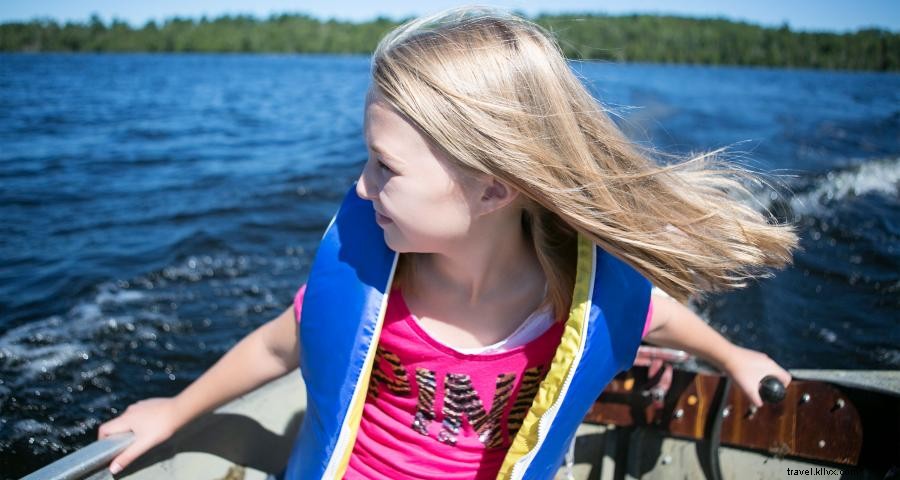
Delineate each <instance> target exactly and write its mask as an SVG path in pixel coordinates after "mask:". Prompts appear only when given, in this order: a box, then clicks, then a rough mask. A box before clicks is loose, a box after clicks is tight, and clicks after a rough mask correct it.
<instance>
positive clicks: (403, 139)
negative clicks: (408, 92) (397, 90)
mask: <svg viewBox="0 0 900 480" xmlns="http://www.w3.org/2000/svg"><path fill="white" fill-rule="evenodd" d="M364 125H365V139H366V145H367V147H368V151H369V152H368V153H369V159H368V161H367V162H366V165H365V168H364V169H363V172H362V175H360V177H359V181H358V183H357V185H356V193H357V194H358V195H359V196H360V197H361V198H364V199H366V200H371V201H372V203H373V204H374V206H375V211H376V212H377V213H376V221H377V222H378V224H379V225H380V226H381V228H382V229H383V230H384V239H385V242H386V243H387V245H388V247H390V248H391V249H392V250H394V251H396V252H401V253H402V252H418V253H434V252H441V251H444V250H446V249H447V247H448V246H450V245H451V244H452V243H453V242H454V241H456V240H459V239H461V238H463V237H465V235H466V233H467V232H468V231H469V230H470V227H471V225H472V221H473V211H472V209H471V208H470V205H471V204H472V203H471V201H470V200H471V198H470V196H471V195H472V194H473V193H474V190H476V189H474V188H471V187H472V186H473V185H474V182H470V181H467V180H464V178H465V177H464V176H461V172H460V171H459V169H458V168H455V167H454V166H452V165H451V164H450V162H449V161H448V160H447V158H446V156H445V155H444V154H443V153H441V152H439V151H438V150H437V149H435V148H432V147H431V146H430V145H429V143H428V141H427V140H426V139H425V138H424V137H423V136H422V135H421V134H420V133H419V131H418V129H417V128H416V127H414V126H413V125H412V124H411V123H409V122H408V121H406V120H405V119H404V117H402V116H401V115H399V114H398V113H397V112H396V111H395V110H393V109H392V108H391V107H389V106H388V104H387V103H384V102H383V101H382V98H381V97H380V96H379V94H378V93H377V92H372V93H370V95H369V96H368V97H367V100H366V111H365V120H364ZM460 182H463V183H460ZM466 185H468V186H469V187H470V188H466Z"/></svg>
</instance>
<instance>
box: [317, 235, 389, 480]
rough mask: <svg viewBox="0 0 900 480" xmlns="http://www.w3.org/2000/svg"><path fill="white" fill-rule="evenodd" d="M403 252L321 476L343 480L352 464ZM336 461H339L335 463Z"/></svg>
mask: <svg viewBox="0 0 900 480" xmlns="http://www.w3.org/2000/svg"><path fill="white" fill-rule="evenodd" d="M399 257H400V254H399V253H394V262H393V265H391V273H390V275H389V276H388V281H387V285H386V286H385V290H384V296H383V297H382V299H381V307H380V310H379V312H378V319H377V320H376V322H375V330H374V332H373V334H372V342H371V343H370V344H369V350H368V352H366V361H365V363H364V364H363V370H362V373H361V374H360V376H359V381H358V382H357V383H356V388H355V389H354V391H353V400H352V401H351V403H352V406H351V408H350V411H349V412H348V415H347V418H346V419H345V420H344V423H343V424H342V426H341V434H340V436H339V437H338V441H337V444H336V445H335V448H334V453H332V456H331V459H330V460H329V462H328V468H326V469H325V474H324V475H323V476H322V478H333V479H334V480H341V479H342V478H343V477H344V472H346V470H347V465H348V464H349V463H350V454H351V453H352V452H353V445H354V444H355V443H356V433H357V431H359V424H360V421H361V420H362V412H363V406H365V403H366V395H367V393H368V389H369V378H370V376H371V374H372V366H373V365H374V363H375V352H376V350H377V349H378V339H379V338H381V327H382V325H383V324H384V317H385V314H386V313H387V304H388V296H390V293H391V285H393V283H394V273H395V272H396V270H397V260H398V259H399ZM336 460H337V462H336Z"/></svg>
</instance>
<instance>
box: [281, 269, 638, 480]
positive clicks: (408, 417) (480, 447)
mask: <svg viewBox="0 0 900 480" xmlns="http://www.w3.org/2000/svg"><path fill="white" fill-rule="evenodd" d="M305 291H306V285H303V286H302V287H300V290H299V291H298V292H297V295H296V297H295V298H294V313H295V314H296V318H297V321H298V322H299V321H300V318H301V316H300V313H301V308H300V307H301V305H302V303H303V293H304V292H305ZM651 314H652V303H651V305H650V310H648V312H647V321H646V323H645V325H644V334H646V331H647V329H648V327H649V325H650V318H651ZM530 318H531V317H530ZM563 327H564V323H563V322H553V323H552V324H548V325H547V327H546V330H544V331H543V332H535V333H534V334H532V335H533V336H534V338H532V339H530V340H529V341H527V342H526V343H524V344H520V345H516V346H514V347H512V348H509V349H505V350H502V351H499V352H498V351H491V352H489V353H472V354H470V353H463V352H461V351H459V350H456V349H454V348H452V347H450V346H448V345H445V344H443V343H441V342H440V341H438V340H436V339H435V338H433V337H431V336H430V335H429V334H428V333H427V332H426V331H425V330H423V329H422V327H421V326H420V325H419V323H418V320H417V319H416V317H415V316H414V315H412V314H411V313H410V311H409V309H408V307H407V306H406V302H405V301H404V300H403V295H402V293H401V292H400V290H399V289H395V290H393V291H392V292H391V295H390V296H389V299H388V305H387V312H386V315H385V320H384V324H383V326H382V330H381V337H380V340H379V343H378V349H377V351H376V357H375V364H374V368H373V370H372V374H371V377H370V381H369V391H368V395H367V397H366V403H365V405H364V407H363V415H362V420H361V422H360V427H359V430H358V432H357V437H356V443H355V444H354V446H353V451H352V453H351V455H350V463H349V465H348V466H347V471H346V473H345V474H344V478H345V479H370V480H371V479H396V478H418V479H435V480H437V479H440V480H455V479H473V478H474V479H488V478H490V479H493V478H496V477H497V472H498V471H499V470H500V466H501V464H502V462H503V458H504V457H505V455H506V451H507V449H508V448H509V446H510V444H511V443H512V439H513V437H514V436H515V434H516V432H517V431H518V429H519V427H521V425H522V420H523V419H524V417H525V413H526V412H527V410H528V407H529V406H530V405H531V402H532V400H533V398H534V395H535V394H536V393H537V387H538V385H539V384H540V382H541V380H543V378H544V376H545V375H546V373H547V370H548V369H549V366H550V362H551V360H552V359H553V355H554V353H555V352H556V347H557V346H558V345H559V341H560V339H561V337H562V332H563Z"/></svg>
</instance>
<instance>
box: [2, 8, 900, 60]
mask: <svg viewBox="0 0 900 480" xmlns="http://www.w3.org/2000/svg"><path fill="white" fill-rule="evenodd" d="M529 18H531V19H532V20H534V21H536V22H537V23H539V24H540V25H542V26H544V27H545V28H547V29H548V30H550V31H551V32H553V33H554V34H555V35H556V36H557V39H558V41H559V44H560V47H561V48H562V49H563V53H564V54H565V55H566V57H567V58H570V59H573V60H607V61H614V62H627V63H631V62H645V63H656V64H693V65H728V66H758V67H784V68H811V69H831V70H867V71H900V33H893V32H891V31H888V30H881V29H862V30H858V31H856V32H852V33H833V32H799V31H791V30H790V28H789V27H788V26H787V25H783V26H781V27H780V28H773V27H763V26H759V25H755V24H750V23H746V22H736V21H731V20H726V19H719V18H690V17H679V16H669V15H622V16H613V15H600V14H557V15H538V16H532V17H529ZM404 20H406V19H400V20H392V19H389V18H384V17H379V18H376V19H374V20H371V21H368V22H347V21H337V20H320V19H317V18H315V17H312V16H310V15H307V14H280V15H272V16H270V17H269V18H267V19H264V20H259V19H257V18H255V17H253V16H248V15H239V16H229V15H225V16H220V17H217V18H215V19H212V20H210V19H207V18H206V17H202V18H201V19H199V20H195V19H191V18H180V17H173V18H170V19H166V20H165V21H164V22H162V23H161V24H159V25H158V24H157V23H156V22H154V21H149V22H147V23H146V24H145V25H144V26H143V27H140V28H135V27H132V26H131V25H129V24H128V23H126V22H123V21H121V20H116V19H114V20H113V21H111V22H109V23H108V24H107V23H104V22H103V21H102V20H101V19H100V18H99V17H98V16H96V15H93V16H92V17H91V18H90V19H89V20H88V21H86V22H84V23H79V22H66V23H64V24H59V23H57V22H56V21H54V20H48V19H34V20H31V21H28V22H8V23H3V24H0V52H32V53H47V52H61V53H62V52H72V53H113V52H115V53H303V54H361V55H365V54H371V53H372V51H373V50H374V48H375V45H376V44H377V42H378V40H379V39H380V38H381V37H382V36H383V35H384V34H385V33H387V32H388V31H389V30H391V29H392V28H394V27H396V26H397V25H399V24H400V23H402V22H403V21H404Z"/></svg>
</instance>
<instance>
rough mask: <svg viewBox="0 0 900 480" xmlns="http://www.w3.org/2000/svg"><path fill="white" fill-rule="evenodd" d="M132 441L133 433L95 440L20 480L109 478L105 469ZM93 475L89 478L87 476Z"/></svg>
mask: <svg viewBox="0 0 900 480" xmlns="http://www.w3.org/2000/svg"><path fill="white" fill-rule="evenodd" d="M133 441H134V433H133V432H125V433H117V434H115V435H110V436H108V437H106V438H104V439H103V440H97V441H96V442H93V443H91V444H90V445H87V446H85V447H82V448H80V449H78V450H77V451H75V452H72V453H70V454H69V455H66V456H65V457H63V458H60V459H59V460H57V461H55V462H53V463H51V464H49V465H47V466H45V467H43V468H41V469H40V470H37V471H35V472H32V473H30V474H28V475H26V476H25V477H22V480H73V479H82V478H92V479H99V478H109V477H110V474H109V471H108V470H107V469H106V467H107V466H109V463H110V462H111V461H112V459H114V458H116V455H118V454H119V453H121V452H122V451H123V450H125V449H126V448H127V447H128V446H129V445H131V442H133ZM91 474H94V475H92V476H90V477H89V475H91Z"/></svg>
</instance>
